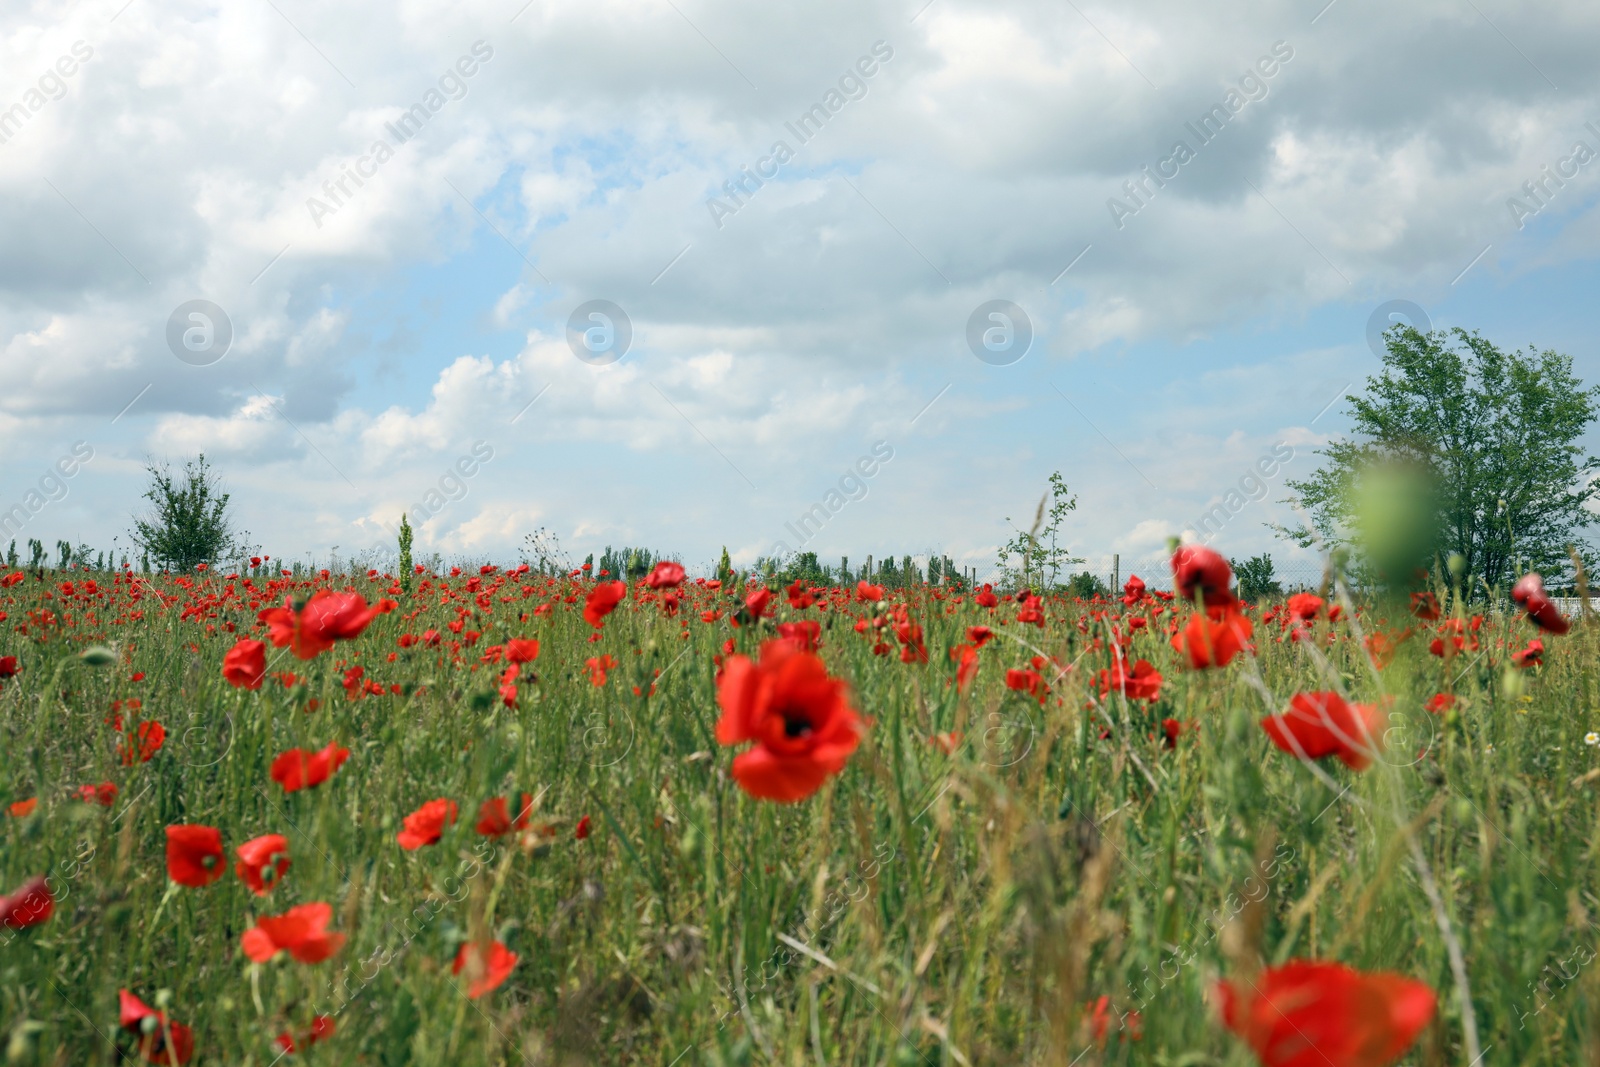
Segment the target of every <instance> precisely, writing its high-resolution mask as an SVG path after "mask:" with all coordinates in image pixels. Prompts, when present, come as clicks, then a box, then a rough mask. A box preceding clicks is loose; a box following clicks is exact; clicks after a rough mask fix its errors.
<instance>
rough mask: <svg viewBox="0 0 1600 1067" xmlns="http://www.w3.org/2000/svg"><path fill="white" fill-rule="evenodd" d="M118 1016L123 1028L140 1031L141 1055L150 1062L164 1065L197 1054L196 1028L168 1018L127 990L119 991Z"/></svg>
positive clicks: (184, 1061) (177, 1062)
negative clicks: (195, 1043)
mask: <svg viewBox="0 0 1600 1067" xmlns="http://www.w3.org/2000/svg"><path fill="white" fill-rule="evenodd" d="M117 999H118V1016H119V1020H120V1025H121V1027H122V1029H124V1030H126V1031H128V1032H129V1033H132V1034H137V1035H138V1038H139V1044H138V1046H137V1048H138V1052H139V1055H140V1056H142V1057H144V1060H145V1062H146V1063H158V1064H162V1065H163V1067H171V1065H173V1064H178V1065H182V1064H185V1063H188V1062H189V1058H190V1057H191V1056H193V1055H194V1031H192V1030H190V1029H189V1028H188V1027H187V1026H185V1025H183V1024H182V1023H177V1022H173V1021H172V1020H170V1019H168V1018H167V1013H166V1012H164V1011H156V1010H154V1009H153V1008H151V1007H150V1006H149V1005H147V1004H145V1002H144V1001H142V1000H140V999H139V998H138V997H136V996H134V995H133V994H132V993H130V992H128V991H127V990H126V989H119V990H118V991H117Z"/></svg>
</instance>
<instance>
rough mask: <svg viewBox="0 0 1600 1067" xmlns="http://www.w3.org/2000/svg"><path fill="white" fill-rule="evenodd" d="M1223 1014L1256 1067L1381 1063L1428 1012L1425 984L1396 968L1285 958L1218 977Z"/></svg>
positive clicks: (1400, 1049)
mask: <svg viewBox="0 0 1600 1067" xmlns="http://www.w3.org/2000/svg"><path fill="white" fill-rule="evenodd" d="M1217 997H1218V1001H1219V1006H1220V1008H1221V1011H1222V1022H1223V1025H1225V1026H1226V1027H1227V1028H1228V1029H1230V1030H1232V1031H1233V1032H1234V1033H1236V1034H1238V1035H1239V1036H1240V1037H1242V1038H1244V1040H1245V1041H1246V1042H1247V1043H1248V1044H1249V1045H1250V1047H1251V1048H1252V1049H1254V1050H1255V1054H1256V1057H1257V1058H1258V1059H1259V1060H1260V1061H1261V1063H1262V1065H1263V1067H1386V1065H1387V1064H1391V1063H1393V1062H1394V1061H1395V1060H1397V1059H1399V1058H1400V1057H1401V1056H1402V1055H1403V1054H1404V1053H1405V1051H1406V1049H1408V1048H1410V1047H1411V1045H1412V1043H1413V1042H1414V1041H1416V1039H1417V1035H1418V1034H1420V1033H1421V1032H1422V1028H1423V1027H1425V1026H1427V1025H1428V1023H1429V1021H1430V1020H1432V1019H1433V1015H1434V1011H1435V1010H1436V1008H1437V1006H1438V998H1437V997H1436V996H1435V995H1434V992H1433V990H1432V989H1430V988H1428V987H1427V986H1426V985H1423V984H1422V983H1421V982H1416V981H1413V980H1411V979H1410V978H1406V977H1405V976H1403V975H1398V974H1391V973H1388V972H1382V971H1380V972H1368V973H1363V972H1361V971H1357V970H1355V969H1353V968H1351V967H1346V966H1345V965H1344V964H1342V963H1318V962H1313V961H1310V960H1291V961H1289V962H1288V963H1286V964H1284V965H1283V966H1282V967H1269V968H1267V969H1266V970H1264V971H1262V972H1261V973H1260V974H1258V975H1256V977H1255V978H1254V979H1251V980H1247V981H1231V982H1230V981H1222V982H1218V983H1217Z"/></svg>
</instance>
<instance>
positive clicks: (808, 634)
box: [778, 619, 822, 652]
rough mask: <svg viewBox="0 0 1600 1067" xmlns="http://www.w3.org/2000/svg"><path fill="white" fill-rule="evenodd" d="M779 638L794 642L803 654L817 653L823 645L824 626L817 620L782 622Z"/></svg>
mask: <svg viewBox="0 0 1600 1067" xmlns="http://www.w3.org/2000/svg"><path fill="white" fill-rule="evenodd" d="M778 636H779V637H782V638H783V639H785V640H787V641H792V642H794V645H795V647H796V648H798V649H800V651H802V652H815V651H816V650H817V648H818V647H819V646H820V645H821V644H822V624H821V623H820V622H817V621H816V620H815V619H801V620H800V621H799V622H780V623H779V624H778Z"/></svg>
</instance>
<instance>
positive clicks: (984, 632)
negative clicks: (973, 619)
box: [967, 626, 994, 648]
mask: <svg viewBox="0 0 1600 1067" xmlns="http://www.w3.org/2000/svg"><path fill="white" fill-rule="evenodd" d="M967 640H968V641H971V642H972V647H973V648H982V647H983V646H984V645H987V644H988V643H989V642H990V641H992V640H994V631H993V630H991V629H989V627H987V626H969V627H967Z"/></svg>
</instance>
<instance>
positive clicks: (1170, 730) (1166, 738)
mask: <svg viewBox="0 0 1600 1067" xmlns="http://www.w3.org/2000/svg"><path fill="white" fill-rule="evenodd" d="M1193 729H1194V727H1193V726H1192V725H1191V726H1184V725H1183V723H1181V722H1179V721H1178V720H1177V719H1162V720H1161V743H1162V744H1163V745H1165V746H1166V747H1167V748H1177V747H1178V738H1180V737H1182V736H1183V735H1184V734H1185V733H1186V732H1188V731H1190V730H1193Z"/></svg>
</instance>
